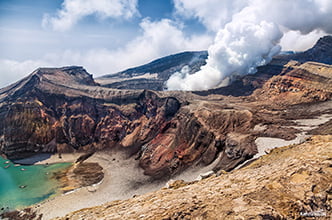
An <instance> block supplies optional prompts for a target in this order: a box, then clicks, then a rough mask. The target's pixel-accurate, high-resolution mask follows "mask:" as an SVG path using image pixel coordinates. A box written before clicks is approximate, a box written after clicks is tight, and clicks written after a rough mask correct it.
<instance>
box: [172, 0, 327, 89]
mask: <svg viewBox="0 0 332 220" xmlns="http://www.w3.org/2000/svg"><path fill="white" fill-rule="evenodd" d="M205 1H209V0H205ZM210 1H211V0H210ZM230 1H232V0H230ZM235 1H237V2H241V4H232V5H236V6H241V8H236V9H232V10H231V11H234V12H236V13H234V14H230V15H229V16H230V17H229V18H227V19H225V20H229V22H228V23H226V24H224V25H221V27H220V29H219V31H218V32H217V34H216V37H215V40H214V43H213V44H212V45H210V47H209V49H208V52H209V57H208V59H207V64H206V65H205V66H203V67H201V70H200V71H198V72H196V73H194V74H191V75H190V74H189V71H186V70H184V71H181V72H177V73H174V74H173V75H172V76H171V77H170V79H169V80H168V81H167V83H166V86H167V88H168V89H169V90H206V89H210V88H214V87H217V86H226V85H227V84H228V82H229V80H230V79H231V78H232V76H234V75H245V74H250V73H255V72H256V68H257V67H258V66H260V65H264V64H267V63H268V62H270V61H271V59H272V57H273V56H274V55H276V54H278V53H279V52H280V49H281V47H280V46H279V45H278V44H279V41H280V39H281V38H282V36H283V34H284V33H285V32H287V31H290V30H295V31H300V32H301V33H302V34H308V33H310V32H312V31H314V30H322V31H324V32H326V33H332V23H331V22H327V21H331V20H332V1H327V0H292V1H287V0H280V1H274V0H252V1H246V2H247V4H243V2H244V1H242V0H235ZM177 2H178V3H179V2H181V7H182V10H184V8H185V6H186V2H187V0H177ZM233 2H234V0H233ZM230 5H231V4H230ZM234 7H235V6H234ZM197 10H198V9H196V11H197ZM199 16H201V13H197V15H196V17H198V18H199V19H200V20H204V18H201V17H199ZM205 20H206V19H205ZM221 23H222V22H221Z"/></svg>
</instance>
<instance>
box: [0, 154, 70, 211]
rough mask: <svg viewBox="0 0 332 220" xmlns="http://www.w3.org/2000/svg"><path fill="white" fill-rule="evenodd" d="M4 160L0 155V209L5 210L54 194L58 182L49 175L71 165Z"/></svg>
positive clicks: (24, 205)
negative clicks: (16, 163)
mask: <svg viewBox="0 0 332 220" xmlns="http://www.w3.org/2000/svg"><path fill="white" fill-rule="evenodd" d="M6 161H8V160H5V159H4V158H2V157H0V209H2V208H4V209H5V210H8V209H9V210H11V209H17V208H23V207H27V206H30V205H32V204H35V203H38V202H41V201H43V200H45V199H47V198H49V197H50V196H53V195H56V194H57V193H58V188H59V182H58V181H57V180H55V179H54V178H51V177H52V176H53V173H54V172H58V171H60V170H63V169H65V168H67V167H69V166H70V165H71V164H70V163H58V164H51V165H48V166H46V165H31V166H15V164H13V163H11V162H10V163H6ZM8 165H9V167H7V168H5V167H6V166H8ZM0 213H1V210H0Z"/></svg>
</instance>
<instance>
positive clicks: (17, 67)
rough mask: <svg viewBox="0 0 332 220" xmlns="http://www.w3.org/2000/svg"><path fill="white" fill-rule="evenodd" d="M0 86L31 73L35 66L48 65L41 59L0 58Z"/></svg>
mask: <svg viewBox="0 0 332 220" xmlns="http://www.w3.org/2000/svg"><path fill="white" fill-rule="evenodd" d="M0 66H1V70H0V75H1V80H0V88H2V87H4V86H6V85H9V84H10V83H14V82H15V81H17V80H18V79H21V78H23V77H25V76H26V75H28V74H29V73H32V72H33V71H34V70H35V69H36V68H38V67H42V66H49V64H48V63H47V62H45V61H42V60H26V61H23V62H19V61H15V60H9V59H2V60H0Z"/></svg>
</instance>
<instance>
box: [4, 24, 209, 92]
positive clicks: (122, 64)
mask: <svg viewBox="0 0 332 220" xmlns="http://www.w3.org/2000/svg"><path fill="white" fill-rule="evenodd" d="M140 27H141V35H139V36H138V37H136V38H135V39H133V40H132V41H130V42H129V43H127V44H126V45H125V46H124V47H121V48H118V49H115V50H108V49H91V50H88V51H84V52H83V51H77V50H66V51H64V52H61V53H52V54H47V55H45V56H44V57H43V58H42V59H41V60H35V61H33V60H28V61H23V62H18V61H14V60H0V66H1V73H0V74H1V80H0V86H4V85H7V84H8V83H12V82H14V81H15V80H18V79H20V78H22V77H23V76H24V75H27V74H29V73H30V72H32V71H33V70H34V69H36V68H38V67H41V66H54V67H60V66H67V65H79V66H83V67H85V68H86V69H87V70H88V71H89V72H90V73H91V74H94V76H100V75H103V74H110V73H115V72H118V71H121V70H124V69H126V68H129V67H132V66H136V65H141V64H145V63H146V62H149V61H151V60H153V59H156V58H158V57H162V56H166V55H169V54H173V53H177V52H182V51H186V50H205V49H206V48H208V46H209V45H210V44H211V43H212V41H213V38H212V37H211V36H209V35H193V36H186V35H185V34H184V33H183V31H182V29H181V28H182V25H181V24H177V23H175V22H173V21H171V20H169V19H162V20H160V21H156V22H153V21H151V20H149V19H143V21H142V22H141V24H140Z"/></svg>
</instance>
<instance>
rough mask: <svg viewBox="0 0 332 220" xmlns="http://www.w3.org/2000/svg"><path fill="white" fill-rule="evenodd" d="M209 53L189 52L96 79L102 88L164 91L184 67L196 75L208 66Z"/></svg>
mask: <svg viewBox="0 0 332 220" xmlns="http://www.w3.org/2000/svg"><path fill="white" fill-rule="evenodd" d="M207 57H208V53H207V51H187V52H182V53H178V54H173V55H169V56H166V57H162V58H159V59H157V60H154V61H152V62H150V63H148V64H145V65H142V66H138V67H134V68H130V69H127V70H124V71H121V72H119V73H116V74H110V75H105V76H102V77H99V78H97V79H96V81H97V82H98V83H100V84H101V85H102V86H105V87H108V88H114V89H151V90H157V91H162V90H164V88H165V86H164V84H165V82H166V81H167V80H168V79H169V77H170V76H171V75H172V74H173V73H175V72H177V71H180V70H181V69H182V68H183V67H184V66H189V67H190V72H191V73H194V72H197V71H198V70H199V68H200V67H201V66H202V65H205V64H206V61H205V60H206V59H207Z"/></svg>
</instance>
